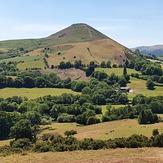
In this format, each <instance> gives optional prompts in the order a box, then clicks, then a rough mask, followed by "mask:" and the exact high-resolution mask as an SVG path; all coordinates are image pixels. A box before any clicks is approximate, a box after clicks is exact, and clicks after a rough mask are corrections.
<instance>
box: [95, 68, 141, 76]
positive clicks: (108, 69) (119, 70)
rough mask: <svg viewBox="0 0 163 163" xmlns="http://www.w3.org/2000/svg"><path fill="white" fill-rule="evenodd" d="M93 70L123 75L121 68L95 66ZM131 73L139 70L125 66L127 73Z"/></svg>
mask: <svg viewBox="0 0 163 163" xmlns="http://www.w3.org/2000/svg"><path fill="white" fill-rule="evenodd" d="M95 71H104V72H105V73H107V74H108V75H111V74H112V73H114V74H116V75H118V76H121V75H123V68H96V69H95ZM131 73H140V72H139V71H136V70H135V69H129V68H127V74H128V75H130V74H131Z"/></svg>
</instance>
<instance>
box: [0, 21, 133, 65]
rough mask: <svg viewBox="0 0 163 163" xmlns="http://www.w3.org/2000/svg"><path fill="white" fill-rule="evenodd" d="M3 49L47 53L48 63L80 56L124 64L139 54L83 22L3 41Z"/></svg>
mask: <svg viewBox="0 0 163 163" xmlns="http://www.w3.org/2000/svg"><path fill="white" fill-rule="evenodd" d="M0 49H5V50H6V49H8V50H9V49H10V50H11V49H23V51H24V52H25V53H24V54H23V55H24V56H45V54H46V55H48V59H47V61H48V64H49V65H58V63H59V62H61V61H65V62H66V61H70V62H74V61H75V60H79V59H80V60H82V61H83V63H84V64H87V63H89V62H90V61H95V62H97V63H100V62H101V61H107V60H111V61H112V63H116V64H123V63H124V62H125V61H126V60H130V59H132V58H133V57H136V56H135V54H134V53H133V52H132V51H131V50H129V49H128V48H126V47H124V46H123V45H121V44H119V43H118V42H116V41H114V40H112V39H111V38H109V37H107V36H106V35H104V34H102V33H101V32H99V31H97V30H96V29H94V28H92V27H91V26H89V25H87V24H82V23H79V24H73V25H71V26H69V27H67V28H65V29H63V30H61V31H59V32H57V33H55V34H52V35H50V36H48V37H46V38H41V39H24V40H9V41H1V42H0Z"/></svg>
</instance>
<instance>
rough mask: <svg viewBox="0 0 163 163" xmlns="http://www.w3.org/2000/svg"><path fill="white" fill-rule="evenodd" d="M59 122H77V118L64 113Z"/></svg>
mask: <svg viewBox="0 0 163 163" xmlns="http://www.w3.org/2000/svg"><path fill="white" fill-rule="evenodd" d="M57 121H58V122H60V123H63V122H75V116H74V115H70V114H67V113H62V114H61V115H59V116H58V118H57Z"/></svg>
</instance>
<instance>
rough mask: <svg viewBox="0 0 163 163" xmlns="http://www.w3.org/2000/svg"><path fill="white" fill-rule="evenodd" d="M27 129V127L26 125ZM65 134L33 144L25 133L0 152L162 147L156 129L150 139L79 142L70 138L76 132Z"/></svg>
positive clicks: (129, 138) (86, 140) (133, 136)
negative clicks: (64, 135) (23, 136)
mask: <svg viewBox="0 0 163 163" xmlns="http://www.w3.org/2000/svg"><path fill="white" fill-rule="evenodd" d="M23 125H24V124H23ZM20 127H21V126H20ZM27 127H29V126H28V125H27ZM22 132H23V131H22ZM66 133H70V136H66V137H63V136H61V135H58V134H44V135H43V136H42V138H41V139H42V140H40V141H39V142H35V144H34V143H32V142H31V141H30V137H29V133H26V136H25V138H19V139H15V140H13V141H11V142H10V146H8V147H1V148H0V150H1V152H2V153H3V154H5V155H7V154H10V153H13V152H14V151H17V152H20V153H21V152H22V151H23V150H33V151H34V152H48V151H52V152H54V151H58V152H63V151H75V150H99V149H111V148H140V147H163V142H162V139H163V134H160V133H159V132H158V130H157V129H154V130H153V132H152V136H151V137H150V138H149V137H146V136H143V135H136V134H133V135H131V136H130V137H127V138H115V139H109V140H94V139H92V138H86V139H84V140H80V141H79V140H77V139H76V138H75V137H73V136H71V134H76V131H67V132H66Z"/></svg>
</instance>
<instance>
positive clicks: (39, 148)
mask: <svg viewBox="0 0 163 163" xmlns="http://www.w3.org/2000/svg"><path fill="white" fill-rule="evenodd" d="M33 151H34V152H48V151H50V147H49V145H48V144H47V143H46V142H39V143H37V144H36V145H35V147H34V148H33Z"/></svg>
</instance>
